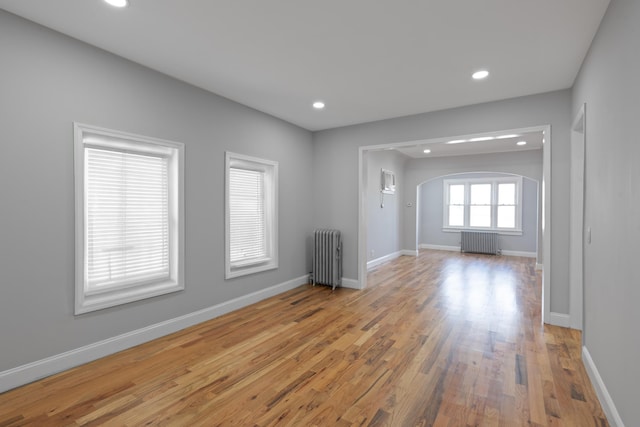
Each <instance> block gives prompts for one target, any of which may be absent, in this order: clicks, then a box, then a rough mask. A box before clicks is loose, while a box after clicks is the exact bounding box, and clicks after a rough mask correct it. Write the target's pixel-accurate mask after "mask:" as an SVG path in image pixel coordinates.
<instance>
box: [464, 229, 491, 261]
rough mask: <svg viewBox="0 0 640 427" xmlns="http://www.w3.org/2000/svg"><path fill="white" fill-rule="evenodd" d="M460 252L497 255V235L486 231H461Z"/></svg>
mask: <svg viewBox="0 0 640 427" xmlns="http://www.w3.org/2000/svg"><path fill="white" fill-rule="evenodd" d="M460 238H461V239H460V250H461V251H462V252H474V253H478V254H493V255H498V254H499V253H500V250H499V249H498V233H491V232H486V231H461V232H460Z"/></svg>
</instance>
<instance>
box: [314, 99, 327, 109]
mask: <svg viewBox="0 0 640 427" xmlns="http://www.w3.org/2000/svg"><path fill="white" fill-rule="evenodd" d="M313 108H315V109H316V110H322V109H323V108H324V102H322V101H316V102H314V103H313Z"/></svg>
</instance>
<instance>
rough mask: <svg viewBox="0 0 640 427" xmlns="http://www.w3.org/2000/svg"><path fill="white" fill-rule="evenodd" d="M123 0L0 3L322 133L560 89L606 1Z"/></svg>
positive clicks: (573, 73)
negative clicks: (483, 72)
mask: <svg viewBox="0 0 640 427" xmlns="http://www.w3.org/2000/svg"><path fill="white" fill-rule="evenodd" d="M130 2H131V4H130V6H129V7H128V8H126V9H116V8H113V7H111V6H108V5H106V4H105V3H103V1H102V0H54V1H52V0H0V8H3V9H5V10H7V11H9V12H12V13H15V14H17V15H20V16H23V17H25V18H27V19H30V20H32V21H35V22H38V23H40V24H42V25H45V26H47V27H51V28H53V29H55V30H58V31H60V32H62V33H65V34H68V35H70V36H72V37H75V38H77V39H80V40H83V41H85V42H87V43H90V44H93V45H95V46H98V47H100V48H103V49H105V50H107V51H110V52H113V53H115V54H117V55H120V56H123V57H125V58H128V59H130V60H132V61H135V62H138V63H140V64H143V65H146V66H148V67H150V68H153V69H156V70H159V71H161V72H163V73H166V74H168V75H171V76H173V77H176V78H178V79H180V80H183V81H186V82H189V83H191V84H194V85H196V86H199V87H201V88H203V89H206V90H209V91H211V92H214V93H217V94H220V95H222V96H225V97H227V98H230V99H233V100H235V101H238V102H240V103H242V104H245V105H248V106H251V107H253V108H255V109H257V110H260V111H264V112H266V113H269V114H272V115H274V116H276V117H279V118H282V119H284V120H287V121H289V122H292V123H295V124H297V125H299V126H301V127H303V128H306V129H309V130H320V129H327V128H332V127H338V126H344V125H349V124H355V123H363V122H368V121H374V120H380V119H385V118H391V117H398V116H404V115H410V114H417V113H423V112H428V111H435V110H441V109H446V108H451V107H457V106H462V105H470V104H476V103H481V102H487V101H493V100H498V99H506V98H512V97H517V96H523V95H529V94H533V93H541V92H547V91H552V90H558V89H564V88H569V87H571V86H572V85H573V81H574V79H575V76H576V74H577V72H578V70H579V67H580V65H581V63H582V60H583V59H584V56H585V54H586V52H587V49H588V48H589V45H590V43H591V40H592V38H593V36H594V35H595V32H596V30H597V28H598V25H599V23H600V20H601V19H602V16H603V15H604V12H605V10H606V8H607V5H608V3H609V0H560V1H559V0H535V1H531V0H482V1H479V0H439V1H436V0H422V1H416V0H373V1H372V0H322V1H308V0H226V1H222V0H130ZM479 68H487V69H489V70H490V71H491V76H490V77H489V78H488V79H487V80H485V81H482V82H475V81H472V80H471V78H470V75H471V73H472V72H473V71H475V70H477V69H479ZM315 100H323V101H325V102H326V105H327V107H326V109H325V110H323V111H316V110H313V109H312V108H311V103H312V102H313V101H315Z"/></svg>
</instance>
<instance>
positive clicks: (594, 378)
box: [582, 347, 624, 427]
mask: <svg viewBox="0 0 640 427" xmlns="http://www.w3.org/2000/svg"><path fill="white" fill-rule="evenodd" d="M582 361H583V363H584V367H585V369H586V370H587V375H589V379H590V380H591V384H593V388H594V389H595V390H596V394H597V395H598V400H599V401H600V405H601V406H602V410H603V411H604V413H605V415H606V416H607V421H609V424H610V425H611V426H612V427H624V422H622V418H621V417H620V413H618V409H616V405H615V404H614V403H613V399H612V398H611V395H610V394H609V391H608V390H607V387H606V386H605V384H604V381H603V380H602V377H601V376H600V373H599V372H598V368H597V367H596V364H595V362H594V361H593V359H592V358H591V354H589V350H587V347H582Z"/></svg>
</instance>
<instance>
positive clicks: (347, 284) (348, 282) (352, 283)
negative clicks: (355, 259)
mask: <svg viewBox="0 0 640 427" xmlns="http://www.w3.org/2000/svg"><path fill="white" fill-rule="evenodd" d="M342 287H343V288H349V289H358V290H359V289H362V288H361V287H360V282H359V281H358V280H355V279H348V278H346V277H343V278H342Z"/></svg>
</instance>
